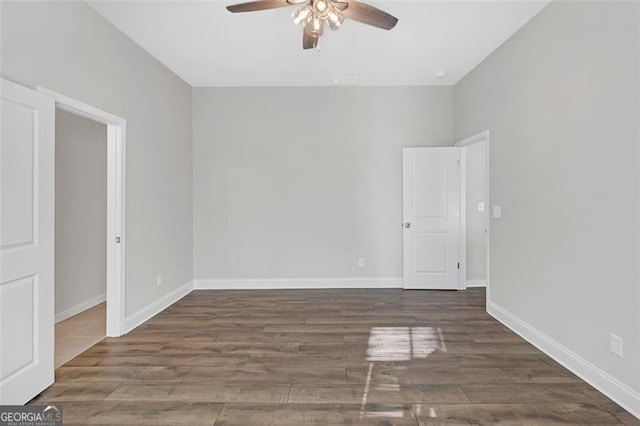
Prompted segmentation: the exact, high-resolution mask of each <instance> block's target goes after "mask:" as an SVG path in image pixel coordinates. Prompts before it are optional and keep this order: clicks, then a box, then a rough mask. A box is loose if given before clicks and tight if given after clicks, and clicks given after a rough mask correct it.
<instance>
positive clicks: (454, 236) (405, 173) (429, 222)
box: [402, 147, 460, 290]
mask: <svg viewBox="0 0 640 426" xmlns="http://www.w3.org/2000/svg"><path fill="white" fill-rule="evenodd" d="M459 160H460V148H456V147H446V148H444V147H443V148H404V149H403V150H402V183H403V185H402V188H403V190H402V192H403V195H402V200H403V201H402V211H403V287H404V288H405V289H442V290H445V289H446V290H453V289H459V288H460V278H459V275H460V274H459V268H460V259H459V252H460V250H459V238H460V237H459V236H460V177H459V176H460V171H459V167H460V166H459Z"/></svg>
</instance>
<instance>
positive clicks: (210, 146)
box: [193, 87, 453, 279]
mask: <svg viewBox="0 0 640 426" xmlns="http://www.w3.org/2000/svg"><path fill="white" fill-rule="evenodd" d="M452 92H453V90H452V88H450V87H439V88H434V87H431V88H427V87H420V88H418V87H404V88H364V87H362V88H250V89H237V88H234V89H194V92H193V112H194V246H195V249H194V276H195V278H196V279H208V278H221V279H229V278H256V279H260V278H342V277H345V278H346V277H399V276H401V275H402V244H401V242H402V228H401V223H402V211H401V210H402V182H401V180H402V179H401V178H402V173H401V148H402V147H403V146H429V145H433V146H436V145H451V144H452V142H453V134H452V133H453V130H452V126H453V123H452V116H453V105H452V100H453V93H452ZM358 257H364V258H365V259H366V265H365V267H363V268H360V267H358V265H357V262H358Z"/></svg>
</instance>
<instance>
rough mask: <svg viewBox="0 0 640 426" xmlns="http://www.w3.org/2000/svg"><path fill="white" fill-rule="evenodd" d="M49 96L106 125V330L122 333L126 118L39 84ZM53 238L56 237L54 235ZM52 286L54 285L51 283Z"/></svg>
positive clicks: (57, 104)
mask: <svg viewBox="0 0 640 426" xmlns="http://www.w3.org/2000/svg"><path fill="white" fill-rule="evenodd" d="M37 91H38V92H40V93H42V94H45V95H48V96H50V97H52V98H53V99H54V100H55V107H56V108H57V109H60V110H62V111H66V112H69V113H71V114H74V115H77V116H80V117H83V118H87V119H89V120H91V121H95V122H98V123H102V124H105V125H106V126H107V330H106V332H107V333H106V334H107V336H109V337H118V336H121V335H122V334H124V323H125V321H124V320H125V278H126V277H125V263H126V262H125V261H126V258H125V243H126V241H127V240H126V238H125V222H126V211H127V210H126V152H127V150H126V140H127V130H126V129H127V121H126V120H125V119H124V118H121V117H118V116H116V115H113V114H110V113H108V112H105V111H102V110H100V109H98V108H95V107H93V106H91V105H87V104H85V103H83V102H80V101H77V100H75V99H72V98H69V97H67V96H64V95H61V94H60V93H57V92H54V91H52V90H49V89H46V88H44V87H38V88H37ZM54 238H55V237H54ZM54 285H55V284H54Z"/></svg>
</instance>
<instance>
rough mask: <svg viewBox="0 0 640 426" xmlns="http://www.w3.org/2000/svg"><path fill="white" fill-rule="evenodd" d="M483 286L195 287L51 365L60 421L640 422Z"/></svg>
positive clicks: (50, 394) (47, 395)
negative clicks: (538, 344) (501, 313)
mask: <svg viewBox="0 0 640 426" xmlns="http://www.w3.org/2000/svg"><path fill="white" fill-rule="evenodd" d="M484 300H485V294H484V291H481V290H467V291H464V292H438V291H402V290H307V291H302V290H300V291H298V290H289V291H195V292H193V293H191V294H189V295H188V296H187V297H185V298H184V299H182V300H181V301H179V302H178V303H176V304H175V305H173V306H171V307H170V308H169V309H167V310H166V311H164V312H162V313H161V314H159V315H158V316H156V317H154V318H153V319H152V320H151V321H149V322H147V323H145V324H144V325H142V326H140V327H139V328H137V329H136V330H134V331H133V332H131V333H129V334H128V335H126V336H123V337H121V338H118V339H105V340H104V341H102V342H100V343H98V344H97V345H95V346H94V347H92V348H91V349H89V350H87V351H86V352H84V353H83V354H82V355H80V356H79V357H77V358H75V359H73V360H71V361H70V362H69V363H67V364H65V365H64V366H62V367H60V368H58V369H57V370H56V383H55V384H54V385H53V386H51V387H50V388H49V389H48V390H46V391H45V392H44V393H43V394H42V395H40V396H39V397H38V398H37V399H36V400H35V401H36V402H37V403H46V402H59V403H61V404H62V406H63V410H64V417H65V425H71V424H81V425H94V424H109V425H112V424H113V425H200V424H203V425H204V424H208V425H211V424H215V425H242V426H246V425H254V424H259V425H266V424H273V425H304V424H351V423H365V424H384V425H390V424H408V425H416V424H420V425H426V424H440V423H442V424H497V423H500V424H518V425H523V424H532V425H533V424H536V425H537V424H561V423H568V424H596V425H606V424H635V425H637V424H640V422H639V421H637V420H635V419H634V417H632V416H631V415H630V414H629V413H626V412H625V411H624V410H622V409H621V408H619V407H618V406H617V405H615V404H614V403H612V402H611V401H610V400H608V399H607V398H606V397H604V396H603V395H602V394H600V393H598V392H597V391H595V390H594V389H593V388H592V387H590V386H589V385H587V384H586V383H584V382H582V381H581V380H580V379H578V378H577V377H576V376H574V375H573V374H571V373H570V372H568V371H567V370H565V369H563V368H562V367H561V366H559V365H558V364H557V363H555V362H554V361H553V360H551V359H550V358H548V357H547V356H545V355H543V354H542V353H541V352H539V351H538V350H536V349H535V348H534V347H533V346H531V345H530V344H528V343H527V342H525V341H524V340H522V339H521V338H520V337H518V336H517V335H515V334H514V333H512V332H511V331H509V330H508V329H507V328H505V327H504V326H502V325H501V324H499V323H498V322H497V321H495V320H493V319H492V318H491V317H489V316H488V315H487V314H486V313H485V312H484Z"/></svg>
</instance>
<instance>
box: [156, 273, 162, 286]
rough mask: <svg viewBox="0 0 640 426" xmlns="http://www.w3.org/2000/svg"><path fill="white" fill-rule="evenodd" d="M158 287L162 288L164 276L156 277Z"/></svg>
mask: <svg viewBox="0 0 640 426" xmlns="http://www.w3.org/2000/svg"><path fill="white" fill-rule="evenodd" d="M156 285H157V286H158V287H160V286H161V285H162V274H158V275H156Z"/></svg>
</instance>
